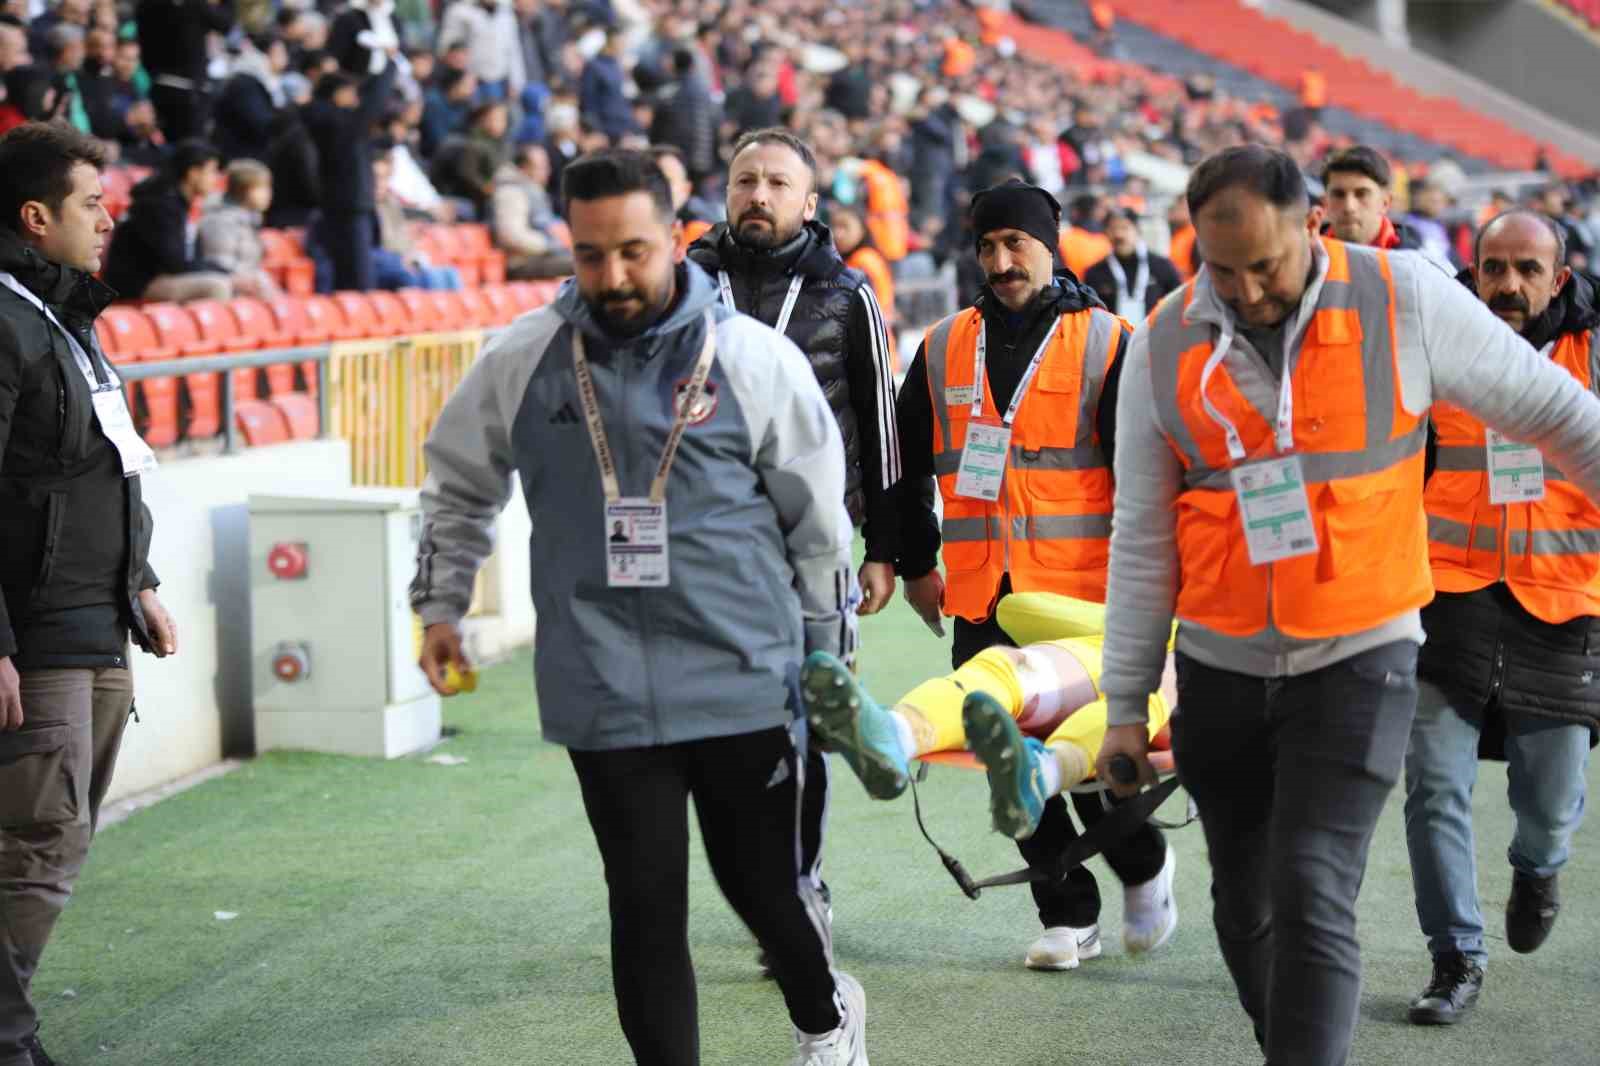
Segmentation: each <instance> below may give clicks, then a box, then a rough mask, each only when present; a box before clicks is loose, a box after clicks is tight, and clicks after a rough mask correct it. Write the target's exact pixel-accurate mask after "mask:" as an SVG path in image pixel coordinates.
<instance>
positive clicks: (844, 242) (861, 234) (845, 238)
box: [828, 204, 895, 351]
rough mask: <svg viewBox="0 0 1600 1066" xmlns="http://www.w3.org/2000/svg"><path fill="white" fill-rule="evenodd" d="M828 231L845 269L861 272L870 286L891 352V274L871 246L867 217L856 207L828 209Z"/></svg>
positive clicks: (892, 328)
mask: <svg viewBox="0 0 1600 1066" xmlns="http://www.w3.org/2000/svg"><path fill="white" fill-rule="evenodd" d="M828 228H829V229H830V230H832V231H833V246H834V247H835V248H837V249H838V250H839V255H840V257H842V258H843V259H844V265H845V266H847V267H853V268H854V269H856V270H859V271H861V273H863V274H865V275H866V276H867V280H868V281H870V282H871V283H872V292H873V295H875V296H877V298H878V308H879V310H881V311H882V312H883V327H884V333H885V335H886V336H888V338H889V347H890V349H891V351H892V350H893V349H894V348H895V334H894V322H895V308H894V272H893V271H892V270H890V268H889V260H887V259H885V258H884V257H883V253H882V252H880V251H878V249H877V246H876V245H874V244H873V243H872V233H871V232H870V231H869V230H868V229H867V216H866V214H865V213H864V212H863V211H862V210H861V209H860V208H858V207H851V206H847V205H844V204H834V205H833V206H832V207H830V208H829V209H828Z"/></svg>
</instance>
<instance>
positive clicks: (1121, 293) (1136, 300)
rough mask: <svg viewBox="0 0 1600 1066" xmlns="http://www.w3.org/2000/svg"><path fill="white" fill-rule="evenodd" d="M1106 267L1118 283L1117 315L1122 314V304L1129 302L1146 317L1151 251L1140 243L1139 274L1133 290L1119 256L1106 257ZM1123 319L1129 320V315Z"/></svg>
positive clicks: (1134, 281) (1134, 277) (1136, 275)
mask: <svg viewBox="0 0 1600 1066" xmlns="http://www.w3.org/2000/svg"><path fill="white" fill-rule="evenodd" d="M1106 265H1107V266H1108V267H1109V268H1110V269H1111V276H1112V277H1113V278H1115V279H1116V281H1117V304H1118V306H1117V314H1119V315H1121V314H1122V306H1121V305H1122V304H1123V303H1124V302H1127V303H1128V304H1130V305H1136V306H1137V307H1138V313H1139V316H1140V317H1143V316H1144V294H1145V290H1146V289H1148V288H1149V286H1150V249H1149V248H1147V247H1146V246H1145V243H1144V242H1143V241H1140V242H1139V272H1138V273H1137V274H1135V275H1134V276H1133V288H1132V289H1129V288H1128V273H1127V271H1125V270H1123V269H1122V262H1121V260H1119V259H1118V258H1117V254H1116V253H1115V252H1112V253H1111V254H1110V255H1108V256H1107V257H1106ZM1122 317H1124V318H1127V317H1128V316H1127V315H1123V316H1122Z"/></svg>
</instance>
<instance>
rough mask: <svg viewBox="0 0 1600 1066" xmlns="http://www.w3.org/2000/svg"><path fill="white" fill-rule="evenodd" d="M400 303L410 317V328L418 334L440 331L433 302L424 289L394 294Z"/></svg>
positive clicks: (403, 290)
mask: <svg viewBox="0 0 1600 1066" xmlns="http://www.w3.org/2000/svg"><path fill="white" fill-rule="evenodd" d="M394 295H395V296H396V297H397V298H398V299H399V300H400V302H401V303H403V304H405V305H406V313H407V314H408V315H410V317H411V326H412V328H413V329H415V330H416V331H417V332H418V333H429V332H432V331H433V330H436V329H442V328H443V327H442V326H440V325H439V315H438V312H437V310H436V309H435V308H434V304H433V301H432V300H431V299H429V295H430V294H429V293H428V292H427V290H425V289H401V290H400V291H399V292H397V293H395V294H394Z"/></svg>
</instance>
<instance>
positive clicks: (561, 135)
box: [544, 97, 604, 214]
mask: <svg viewBox="0 0 1600 1066" xmlns="http://www.w3.org/2000/svg"><path fill="white" fill-rule="evenodd" d="M544 124H545V129H546V130H547V131H548V132H546V134H545V138H544V149H545V151H546V152H547V153H548V154H549V156H550V199H551V201H552V202H554V203H555V204H556V212H557V214H562V213H563V212H562V211H561V174H562V172H563V171H565V170H566V167H567V164H568V163H570V162H572V161H573V160H574V159H576V158H578V156H580V155H582V154H583V152H584V150H585V149H584V141H585V137H586V136H587V135H588V134H589V133H590V132H591V129H590V128H589V127H587V126H586V125H585V124H584V122H583V121H582V120H581V119H580V118H579V117H578V104H577V101H576V99H574V98H572V97H566V98H562V97H557V98H556V99H554V100H552V101H551V102H550V106H549V107H548V108H546V109H545V118H544ZM602 136H604V135H603V134H602Z"/></svg>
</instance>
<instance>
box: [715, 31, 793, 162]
mask: <svg viewBox="0 0 1600 1066" xmlns="http://www.w3.org/2000/svg"><path fill="white" fill-rule="evenodd" d="M780 62H781V56H779V55H778V54H777V53H776V52H771V53H768V54H767V55H763V56H762V57H761V58H759V59H757V60H756V61H755V62H754V63H752V64H751V65H750V69H749V70H748V71H746V72H745V78H744V81H743V82H742V83H741V84H740V85H739V87H738V88H736V89H734V90H733V91H732V92H730V93H728V95H727V98H726V100H724V102H723V112H724V116H725V119H726V121H724V123H723V126H722V131H723V136H724V137H726V138H727V139H728V140H730V141H732V140H737V139H738V137H739V135H740V134H743V133H747V132H749V131H750V130H764V129H767V128H768V127H771V126H781V125H783V97H782V96H781V95H780V94H779V92H778V68H779V64H780Z"/></svg>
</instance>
